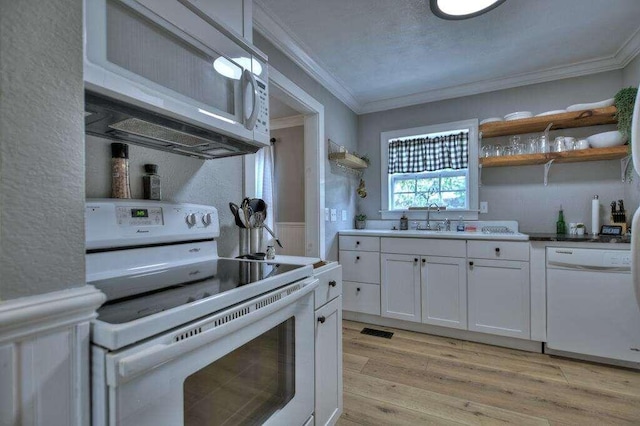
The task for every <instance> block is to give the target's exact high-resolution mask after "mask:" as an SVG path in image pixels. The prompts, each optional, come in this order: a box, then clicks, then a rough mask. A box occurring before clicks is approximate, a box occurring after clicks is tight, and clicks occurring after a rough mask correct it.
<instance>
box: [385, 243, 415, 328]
mask: <svg viewBox="0 0 640 426" xmlns="http://www.w3.org/2000/svg"><path fill="white" fill-rule="evenodd" d="M381 259H382V277H381V278H382V279H381V288H380V290H381V296H380V297H381V304H382V316H383V317H387V318H397V319H401V320H405V321H413V322H420V320H421V317H422V312H421V309H420V266H419V263H420V258H419V256H407V255H395V254H383V255H381Z"/></svg>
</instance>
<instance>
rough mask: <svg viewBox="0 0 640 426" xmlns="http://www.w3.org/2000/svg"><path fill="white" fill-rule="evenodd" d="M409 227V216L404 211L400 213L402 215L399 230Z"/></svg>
mask: <svg viewBox="0 0 640 426" xmlns="http://www.w3.org/2000/svg"><path fill="white" fill-rule="evenodd" d="M408 229H409V218H407V215H406V214H405V213H402V217H401V218H400V230H401V231H406V230H408Z"/></svg>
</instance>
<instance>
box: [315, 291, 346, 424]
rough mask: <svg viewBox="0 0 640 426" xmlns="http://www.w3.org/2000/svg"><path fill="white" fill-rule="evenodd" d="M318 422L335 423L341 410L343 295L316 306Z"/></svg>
mask: <svg viewBox="0 0 640 426" xmlns="http://www.w3.org/2000/svg"><path fill="white" fill-rule="evenodd" d="M315 376H316V377H315V378H316V402H315V421H316V424H317V425H326V424H335V423H336V421H337V420H338V417H340V414H341V413H342V296H338V298H336V299H333V300H332V301H331V302H329V303H327V304H326V305H324V306H323V307H322V308H320V309H318V310H316V374H315Z"/></svg>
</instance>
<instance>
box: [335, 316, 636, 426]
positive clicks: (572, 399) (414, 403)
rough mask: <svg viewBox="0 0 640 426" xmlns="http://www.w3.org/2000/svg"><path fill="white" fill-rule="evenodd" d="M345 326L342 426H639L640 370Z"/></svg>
mask: <svg viewBox="0 0 640 426" xmlns="http://www.w3.org/2000/svg"><path fill="white" fill-rule="evenodd" d="M367 326H368V325H366V324H362V323H357V322H352V321H344V322H343V333H344V336H343V351H344V363H343V365H344V413H343V414H342V417H341V418H340V420H339V421H338V425H344V426H347V425H356V424H359V425H460V424H464V425H494V424H513V425H563V426H564V425H640V372H638V371H635V370H628V369H624V368H615V367H608V366H604V365H599V364H592V363H585V362H580V361H573V360H568V359H565V358H560V357H553V356H549V355H544V354H536V353H529V352H523V351H518V350H512V349H505V348H499V347H495V346H489V345H483V344H479V343H472V342H466V341H462V340H456V339H449V338H445V337H437V336H431V335H426V334H421V333H413V332H410V331H403V330H396V329H392V328H387V327H379V326H368V327H371V328H375V329H382V330H388V331H393V332H394V335H393V338H392V339H384V338H380V337H373V336H367V335H364V334H360V331H361V330H362V328H363V327H367Z"/></svg>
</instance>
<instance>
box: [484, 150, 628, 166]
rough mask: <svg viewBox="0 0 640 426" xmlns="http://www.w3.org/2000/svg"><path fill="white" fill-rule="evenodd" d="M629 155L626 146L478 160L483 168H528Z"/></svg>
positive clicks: (613, 158)
mask: <svg viewBox="0 0 640 426" xmlns="http://www.w3.org/2000/svg"><path fill="white" fill-rule="evenodd" d="M628 155H629V147H628V146H627V145H622V146H614V147H611V148H589V149H580V150H576V151H565V152H550V153H547V154H523V155H507V156H502V157H484V158H480V164H481V165H482V167H483V168H485V167H507V166H528V165H532V164H546V163H548V162H549V161H550V160H554V163H574V162H579V161H599V160H616V159H621V158H624V157H626V156H628Z"/></svg>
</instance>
